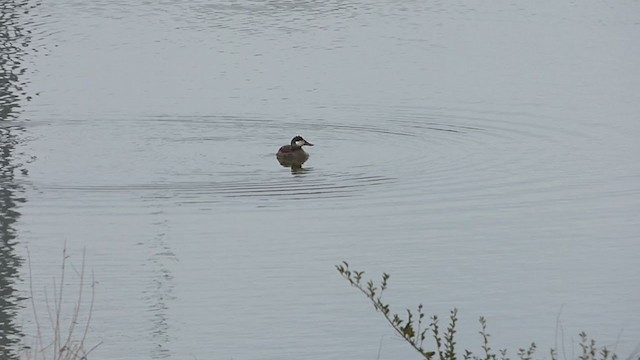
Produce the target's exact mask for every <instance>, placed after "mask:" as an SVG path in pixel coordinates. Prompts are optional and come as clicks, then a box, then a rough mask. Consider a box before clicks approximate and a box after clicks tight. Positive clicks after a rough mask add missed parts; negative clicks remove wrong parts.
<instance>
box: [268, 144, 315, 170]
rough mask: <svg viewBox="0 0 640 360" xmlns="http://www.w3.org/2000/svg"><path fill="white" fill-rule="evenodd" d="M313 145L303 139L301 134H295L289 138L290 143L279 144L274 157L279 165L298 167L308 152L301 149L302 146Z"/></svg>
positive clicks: (305, 158)
mask: <svg viewBox="0 0 640 360" xmlns="http://www.w3.org/2000/svg"><path fill="white" fill-rule="evenodd" d="M305 145H306V146H313V144H312V143H310V142H308V141H307V140H305V139H303V138H302V136H296V137H294V138H293V139H291V144H289V145H284V146H281V147H280V149H279V150H278V152H277V153H276V157H277V158H278V162H280V165H282V166H285V167H300V166H301V165H302V164H303V163H304V162H305V161H307V159H309V154H307V152H306V151H304V150H303V149H302V146H305Z"/></svg>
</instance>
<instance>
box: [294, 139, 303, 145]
mask: <svg viewBox="0 0 640 360" xmlns="http://www.w3.org/2000/svg"><path fill="white" fill-rule="evenodd" d="M296 145H297V146H302V145H304V140H298V141H296Z"/></svg>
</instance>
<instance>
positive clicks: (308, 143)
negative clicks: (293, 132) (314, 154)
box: [304, 140, 313, 146]
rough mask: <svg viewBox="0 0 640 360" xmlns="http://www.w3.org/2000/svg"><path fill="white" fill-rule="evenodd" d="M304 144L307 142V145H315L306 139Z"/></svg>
mask: <svg viewBox="0 0 640 360" xmlns="http://www.w3.org/2000/svg"><path fill="white" fill-rule="evenodd" d="M304 144H305V145H308V146H313V144H312V143H310V142H308V141H307V140H305V141H304Z"/></svg>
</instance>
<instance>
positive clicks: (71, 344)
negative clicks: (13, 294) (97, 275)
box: [18, 247, 100, 360]
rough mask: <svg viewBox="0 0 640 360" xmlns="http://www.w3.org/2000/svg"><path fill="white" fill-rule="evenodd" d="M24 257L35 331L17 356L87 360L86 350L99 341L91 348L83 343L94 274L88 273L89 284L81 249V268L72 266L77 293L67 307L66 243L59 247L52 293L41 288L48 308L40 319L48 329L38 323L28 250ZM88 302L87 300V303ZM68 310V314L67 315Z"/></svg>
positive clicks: (90, 310) (88, 321) (91, 310)
mask: <svg viewBox="0 0 640 360" xmlns="http://www.w3.org/2000/svg"><path fill="white" fill-rule="evenodd" d="M27 258H28V260H29V292H30V297H31V306H32V308H33V317H34V321H35V326H36V332H37V334H36V335H35V336H33V337H32V339H31V342H32V343H31V344H27V343H23V345H22V346H21V349H20V350H19V352H18V358H19V359H25V360H32V359H42V360H45V359H53V360H86V359H87V357H88V356H89V354H90V353H91V352H92V351H93V350H95V348H97V347H98V346H99V345H100V344H99V343H98V344H96V345H94V346H92V347H91V348H87V346H86V344H85V342H86V339H87V333H88V331H89V324H90V323H91V315H92V313H93V303H94V298H95V281H94V279H93V274H92V275H91V282H90V283H89V284H87V283H86V274H85V253H84V252H83V253H82V264H81V266H80V268H79V269H75V268H73V267H72V269H73V270H74V272H75V274H76V276H77V279H76V281H77V282H78V289H77V291H76V292H75V295H74V296H76V301H75V303H74V305H73V308H72V309H71V310H70V311H63V310H64V309H63V299H64V298H65V296H66V293H65V288H66V287H68V285H67V286H66V285H65V277H66V275H67V274H66V273H67V269H66V264H67V259H68V258H69V256H68V255H67V249H66V247H65V248H64V249H63V251H62V266H61V270H60V279H59V280H56V279H55V278H54V279H53V292H52V293H50V292H49V291H47V289H45V290H44V298H45V299H44V300H45V303H46V310H47V312H46V314H45V315H44V318H43V319H42V320H45V322H46V323H48V326H49V327H50V328H49V329H45V328H43V326H47V325H43V324H41V322H40V321H41V317H40V314H38V311H37V310H36V303H35V300H34V296H35V295H34V291H33V281H32V278H31V257H30V255H29V251H28V250H27ZM87 287H90V288H91V296H90V298H89V300H88V301H87V300H86V299H84V297H85V295H86V294H85V292H86V290H87V289H86V288H87ZM49 295H52V298H49ZM87 302H88V304H86V303H87ZM87 307H88V308H87ZM68 312H69V313H70V315H67V313H68ZM85 312H86V314H85ZM45 333H46V334H47V335H45Z"/></svg>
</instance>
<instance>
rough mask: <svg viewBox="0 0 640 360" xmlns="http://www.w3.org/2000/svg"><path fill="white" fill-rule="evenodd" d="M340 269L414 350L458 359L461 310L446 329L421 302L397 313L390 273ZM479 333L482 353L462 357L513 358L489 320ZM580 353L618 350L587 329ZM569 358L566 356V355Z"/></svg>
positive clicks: (597, 355) (604, 354)
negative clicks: (497, 342)
mask: <svg viewBox="0 0 640 360" xmlns="http://www.w3.org/2000/svg"><path fill="white" fill-rule="evenodd" d="M336 270H338V273H340V275H341V276H342V277H343V278H344V279H346V280H347V281H348V282H349V284H351V286H353V287H355V288H356V289H358V290H359V291H360V292H361V293H362V294H364V295H365V296H366V297H367V298H368V299H369V301H371V303H372V304H373V307H374V309H376V311H377V312H379V313H381V314H382V316H383V317H384V319H385V320H386V321H387V322H388V323H389V325H391V327H392V328H393V330H394V331H395V333H396V334H397V335H398V336H400V337H401V338H402V339H403V340H404V341H405V342H407V343H408V344H409V345H410V346H411V347H412V348H413V349H414V350H415V351H417V352H418V353H419V354H420V355H421V356H422V357H423V358H424V359H427V360H458V357H457V353H456V351H457V348H456V346H457V343H456V340H455V339H456V326H457V323H458V310H457V309H455V308H454V309H453V310H451V313H450V314H449V323H448V324H447V326H446V328H445V329H444V330H441V328H440V324H439V319H438V316H436V315H433V316H431V317H430V318H429V319H430V321H429V323H427V320H425V313H424V306H423V305H422V304H419V305H418V306H417V308H416V309H415V310H414V311H412V310H411V309H406V316H402V315H400V314H398V313H394V312H392V311H391V309H390V304H388V303H385V302H384V301H383V299H382V295H383V293H384V291H385V290H387V287H388V282H389V278H390V275H389V274H387V273H383V274H382V280H381V281H380V283H379V284H375V283H374V282H373V280H368V281H366V282H365V281H364V280H363V275H364V271H356V270H351V269H350V268H349V264H348V263H347V262H346V261H343V262H342V264H339V265H336ZM479 333H480V336H481V337H482V346H481V348H482V354H474V353H473V352H471V351H469V350H464V353H463V354H462V357H463V359H464V360H510V359H509V357H508V356H507V350H506V349H500V350H498V351H497V352H495V351H494V350H493V349H492V348H491V346H490V345H489V337H490V335H489V333H488V332H487V321H486V319H485V318H484V317H482V316H481V317H480V331H479ZM429 338H430V339H432V340H433V344H432V345H430V347H428V346H427V345H428V344H427V342H426V340H427V339H429ZM579 345H580V349H581V353H580V355H578V357H577V358H576V360H618V357H617V355H616V354H614V353H613V352H612V351H610V350H608V349H607V348H606V347H598V346H596V342H595V340H593V339H589V338H588V337H587V335H586V333H584V332H582V333H580V344H579ZM536 350H537V346H536V344H535V343H533V342H532V343H531V344H530V345H529V346H528V347H527V348H520V349H518V351H517V359H519V360H533V359H534V354H535V352H536ZM557 354H558V353H557V350H556V349H551V350H550V356H551V360H558V355H557ZM436 356H437V357H436ZM564 360H567V357H566V356H565V357H564ZM626 360H640V353H638V351H636V352H634V353H633V354H632V355H630V356H628V357H627V358H626Z"/></svg>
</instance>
